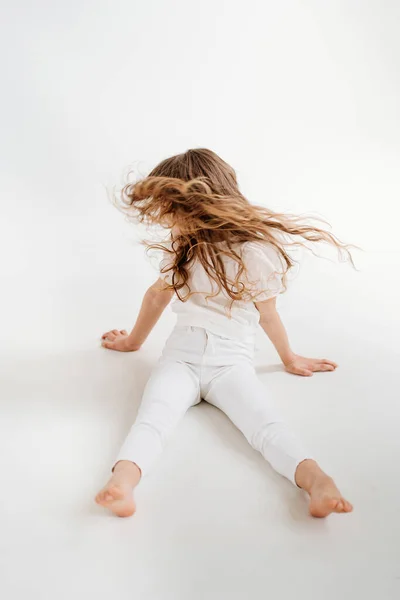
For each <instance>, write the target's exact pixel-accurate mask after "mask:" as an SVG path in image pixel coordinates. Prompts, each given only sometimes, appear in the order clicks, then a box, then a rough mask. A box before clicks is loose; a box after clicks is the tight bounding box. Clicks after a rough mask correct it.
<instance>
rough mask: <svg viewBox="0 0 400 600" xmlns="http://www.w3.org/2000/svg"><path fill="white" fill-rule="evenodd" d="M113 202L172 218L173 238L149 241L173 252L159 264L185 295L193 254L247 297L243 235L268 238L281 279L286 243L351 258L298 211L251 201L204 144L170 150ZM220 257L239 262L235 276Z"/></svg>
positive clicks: (150, 218) (154, 217)
mask: <svg viewBox="0 0 400 600" xmlns="http://www.w3.org/2000/svg"><path fill="white" fill-rule="evenodd" d="M117 205H118V206H119V208H120V209H121V210H122V211H123V212H124V213H125V214H126V215H127V216H128V218H130V219H133V220H136V221H139V222H142V223H145V224H147V225H155V224H157V225H161V226H163V227H166V228H172V227H173V226H174V225H175V226H176V229H177V233H176V234H174V236H173V238H172V243H171V244H170V245H167V246H166V245H162V244H149V245H148V247H149V248H158V249H162V250H164V251H165V252H168V253H169V254H170V256H171V260H170V261H169V264H168V265H167V266H166V267H165V268H164V269H162V272H163V273H164V274H168V273H169V274H170V275H171V278H170V279H171V284H166V285H167V288H169V289H173V290H174V291H175V292H176V294H177V296H178V298H179V299H180V300H182V301H185V300H187V299H188V298H189V297H190V295H191V293H192V292H191V290H190V286H189V283H188V282H189V271H190V267H191V265H192V264H193V263H194V262H195V261H199V262H200V263H201V265H202V266H203V268H204V269H205V271H206V273H207V274H208V276H209V277H210V279H211V280H212V281H213V282H215V283H216V285H217V290H218V291H221V289H223V290H224V291H225V292H226V294H227V295H228V296H229V298H230V299H231V300H232V302H234V301H238V300H242V301H243V300H248V299H249V295H251V291H250V290H249V289H248V287H246V285H245V284H244V283H243V281H245V280H246V278H245V275H246V265H245V263H244V260H243V257H242V252H241V246H242V244H244V243H245V242H261V243H265V244H269V245H270V246H272V247H273V248H274V249H275V250H276V252H277V254H278V255H279V257H280V259H281V263H282V279H283V283H284V285H285V281H286V275H287V272H288V271H289V269H291V268H292V267H293V265H294V261H293V260H292V258H291V257H290V256H289V254H288V252H287V249H286V248H287V247H288V246H289V245H293V244H300V245H302V246H307V242H311V243H314V242H327V243H329V244H331V245H333V246H335V247H336V248H337V250H338V252H339V255H340V256H341V257H345V258H347V259H349V260H350V262H351V263H352V264H353V261H352V257H351V254H350V252H349V247H348V246H347V245H344V244H342V243H341V242H340V241H339V240H338V239H337V238H336V236H334V235H333V234H332V233H330V232H329V231H327V230H326V229H323V228H320V227H317V226H314V225H313V224H309V223H308V222H307V221H306V220H305V219H302V218H300V217H298V216H295V215H286V214H280V213H276V212H273V211H271V210H269V209H267V208H264V207H261V206H255V205H253V204H250V202H249V201H248V200H247V199H246V198H245V197H244V196H243V194H242V193H241V192H240V190H239V187H238V183H237V179H236V173H235V171H234V170H233V168H232V167H231V166H230V165H228V164H227V163H226V162H225V161H224V160H222V158H220V157H219V156H218V155H217V154H215V153H214V152H212V151H211V150H208V149H206V148H196V149H193V150H188V151H187V152H185V153H184V154H178V155H176V156H172V157H171V158H167V159H166V160H164V161H162V162H161V163H160V164H159V165H158V166H156V167H155V168H154V169H153V170H152V171H151V173H150V174H149V175H148V176H147V177H146V178H144V179H142V180H140V181H137V182H134V183H127V184H126V185H125V186H124V187H123V189H122V192H121V196H120V197H119V198H118V201H117ZM221 243H222V244H221ZM224 257H229V258H230V259H232V260H233V261H234V262H235V263H236V265H237V269H236V270H235V277H234V279H232V278H229V277H228V275H227V272H226V269H225V264H224V260H223V258H224ZM185 290H186V292H185Z"/></svg>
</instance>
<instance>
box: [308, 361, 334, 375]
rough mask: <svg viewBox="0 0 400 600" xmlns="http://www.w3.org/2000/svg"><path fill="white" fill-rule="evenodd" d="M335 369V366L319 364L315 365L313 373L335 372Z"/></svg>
mask: <svg viewBox="0 0 400 600" xmlns="http://www.w3.org/2000/svg"><path fill="white" fill-rule="evenodd" d="M334 370H335V367H334V366H333V365H328V364H326V363H317V364H315V365H313V371H314V373H316V372H317V371H334Z"/></svg>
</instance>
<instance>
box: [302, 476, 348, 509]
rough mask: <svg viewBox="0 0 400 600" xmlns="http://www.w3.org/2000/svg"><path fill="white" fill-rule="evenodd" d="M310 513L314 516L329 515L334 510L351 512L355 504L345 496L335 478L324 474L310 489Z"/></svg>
mask: <svg viewBox="0 0 400 600" xmlns="http://www.w3.org/2000/svg"><path fill="white" fill-rule="evenodd" d="M309 494H310V507H309V508H310V514H311V515H312V516H313V517H327V516H328V515H330V514H331V513H333V512H336V513H349V512H351V511H352V510H353V506H352V505H351V504H350V502H348V501H347V500H345V498H343V496H342V494H341V493H340V492H339V490H338V488H337V487H336V485H335V482H334V481H333V479H331V478H330V477H328V476H327V475H324V476H322V477H317V479H316V480H315V483H314V485H313V486H312V487H311V489H310V491H309Z"/></svg>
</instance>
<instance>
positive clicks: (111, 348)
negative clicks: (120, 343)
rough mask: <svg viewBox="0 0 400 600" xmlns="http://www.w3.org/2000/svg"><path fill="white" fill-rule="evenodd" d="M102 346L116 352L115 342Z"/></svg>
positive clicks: (105, 343) (106, 342)
mask: <svg viewBox="0 0 400 600" xmlns="http://www.w3.org/2000/svg"><path fill="white" fill-rule="evenodd" d="M101 345H102V346H103V348H108V349H109V350H114V348H115V344H114V342H108V341H104V342H102V344H101Z"/></svg>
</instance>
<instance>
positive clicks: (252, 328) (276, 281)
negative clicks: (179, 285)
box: [160, 242, 284, 339]
mask: <svg viewBox="0 0 400 600" xmlns="http://www.w3.org/2000/svg"><path fill="white" fill-rule="evenodd" d="M240 252H241V254H242V258H243V261H244V264H245V266H246V273H243V276H242V278H241V281H242V282H243V284H244V285H245V286H246V289H247V290H249V291H250V292H251V296H252V299H251V300H250V299H249V300H248V301H235V302H233V304H232V300H231V298H230V297H229V296H228V294H227V293H226V291H225V290H224V289H222V290H221V291H220V292H218V293H217V295H215V296H212V294H213V293H215V291H216V290H217V286H216V283H215V282H213V281H211V280H210V278H209V277H208V275H207V273H206V271H205V270H204V268H203V266H202V265H201V263H200V262H198V261H196V262H195V263H194V264H193V265H192V267H191V268H190V271H189V280H188V285H189V287H190V291H191V292H194V293H193V295H191V296H190V298H189V299H188V300H186V301H185V302H182V301H181V300H179V298H176V299H175V301H174V302H173V304H172V310H173V312H175V313H176V314H177V316H178V320H177V325H178V326H192V327H203V328H204V329H208V330H209V331H211V332H212V333H214V334H216V335H220V336H223V337H227V338H231V339H243V338H247V337H249V336H250V337H253V336H254V335H255V332H256V329H257V327H258V323H259V320H260V313H259V312H258V310H257V309H256V307H255V305H254V302H262V301H263V300H268V299H269V298H274V297H275V296H277V295H278V294H280V293H281V292H282V291H283V289H284V287H283V284H282V265H281V262H280V259H279V256H278V254H277V252H276V250H275V249H274V248H273V247H272V246H270V245H268V244H265V243H262V242H246V243H244V244H242V246H241V248H240ZM221 258H222V260H223V262H224V265H225V269H226V273H227V276H228V278H229V279H231V280H234V278H235V272H236V273H237V269H238V265H237V263H235V261H234V260H232V259H231V258H229V257H227V256H224V255H222V256H221ZM170 263H171V256H170V254H169V253H168V252H166V253H165V254H164V257H163V259H162V260H161V263H160V271H161V270H164V269H165V268H168V265H169V264H170ZM160 277H161V278H162V279H164V280H165V281H166V282H168V283H171V281H172V271H170V272H167V273H161V274H160ZM182 292H183V294H185V293H186V290H185V288H183V289H182ZM207 296H209V297H208V298H207Z"/></svg>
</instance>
